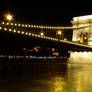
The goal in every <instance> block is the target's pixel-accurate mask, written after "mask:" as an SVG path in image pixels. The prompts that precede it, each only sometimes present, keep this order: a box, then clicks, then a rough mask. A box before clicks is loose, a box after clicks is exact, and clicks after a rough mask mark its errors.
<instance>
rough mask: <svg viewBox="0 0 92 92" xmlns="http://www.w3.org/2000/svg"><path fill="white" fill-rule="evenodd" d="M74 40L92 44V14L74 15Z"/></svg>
mask: <svg viewBox="0 0 92 92" xmlns="http://www.w3.org/2000/svg"><path fill="white" fill-rule="evenodd" d="M71 22H72V24H73V38H72V41H74V42H79V43H82V44H87V45H92V15H87V16H79V17H74V18H73V20H72V21H71Z"/></svg>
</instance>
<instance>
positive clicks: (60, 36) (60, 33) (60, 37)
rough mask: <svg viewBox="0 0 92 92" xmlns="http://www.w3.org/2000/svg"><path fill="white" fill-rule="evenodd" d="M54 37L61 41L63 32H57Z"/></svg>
mask: <svg viewBox="0 0 92 92" xmlns="http://www.w3.org/2000/svg"><path fill="white" fill-rule="evenodd" d="M56 35H57V36H59V37H58V39H63V32H62V31H61V30H58V31H57V34H56Z"/></svg>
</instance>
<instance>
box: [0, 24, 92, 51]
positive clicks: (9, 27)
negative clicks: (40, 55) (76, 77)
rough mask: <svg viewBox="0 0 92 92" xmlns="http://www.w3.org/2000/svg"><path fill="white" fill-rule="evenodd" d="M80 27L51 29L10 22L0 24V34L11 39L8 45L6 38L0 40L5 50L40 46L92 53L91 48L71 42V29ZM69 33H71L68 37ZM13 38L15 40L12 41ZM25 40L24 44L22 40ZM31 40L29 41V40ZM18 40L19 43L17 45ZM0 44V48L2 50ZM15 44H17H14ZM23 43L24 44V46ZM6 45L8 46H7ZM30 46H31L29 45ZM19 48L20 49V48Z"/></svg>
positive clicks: (49, 27) (50, 27)
mask: <svg viewBox="0 0 92 92" xmlns="http://www.w3.org/2000/svg"><path fill="white" fill-rule="evenodd" d="M85 27H87V26H82V27H78V28H77V27H76V28H74V27H52V26H42V25H32V24H21V23H12V22H1V23H0V33H1V34H4V36H5V35H9V37H10V39H12V41H11V42H9V41H8V42H9V44H10V43H11V44H10V46H9V44H8V43H7V42H5V41H7V39H9V37H8V36H7V38H6V40H5V41H4V39H2V40H3V41H4V42H2V43H4V46H5V47H6V48H7V46H9V47H10V48H13V47H14V46H15V47H20V45H21V46H23V47H26V46H29V47H30V46H31V45H33V46H34V47H35V46H41V47H44V48H49V47H50V48H51V47H53V48H57V49H58V51H62V52H63V51H92V47H91V46H89V45H86V44H81V43H76V42H73V41H72V31H73V29H81V28H85ZM60 30H62V33H61V34H60V35H59V34H57V32H58V31H60ZM69 33H71V34H70V35H69ZM13 38H14V39H15V40H14V41H13ZM23 39H25V42H24V40H23ZM29 39H31V40H29ZM19 40H20V42H19V43H17V42H18V41H19ZM2 43H1V47H2V48H3V46H2ZM16 43H17V44H16ZM24 43H25V44H24ZM7 44H8V45H7ZM30 44H31V45H30ZM20 48H21V47H20Z"/></svg>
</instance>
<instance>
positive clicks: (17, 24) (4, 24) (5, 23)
mask: <svg viewBox="0 0 92 92" xmlns="http://www.w3.org/2000/svg"><path fill="white" fill-rule="evenodd" d="M1 25H3V26H14V27H22V28H36V29H53V30H59V29H61V30H63V29H81V28H85V27H88V26H90V24H88V25H84V26H79V27H75V26H72V27H58V26H57V27H55V26H42V25H41V26H40V25H29V24H20V23H11V22H2V23H1Z"/></svg>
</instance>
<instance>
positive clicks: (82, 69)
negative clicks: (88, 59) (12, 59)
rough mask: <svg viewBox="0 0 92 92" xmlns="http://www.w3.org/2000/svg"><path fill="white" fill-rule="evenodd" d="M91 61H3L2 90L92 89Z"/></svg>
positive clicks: (81, 91) (89, 91)
mask: <svg viewBox="0 0 92 92" xmlns="http://www.w3.org/2000/svg"><path fill="white" fill-rule="evenodd" d="M91 86H92V65H91V64H58V63H40V64H22V65H20V64H8V65H7V64H6V65H0V92H92V87H91Z"/></svg>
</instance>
